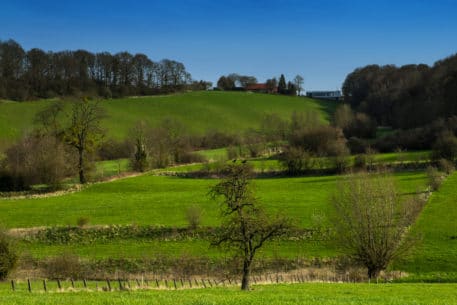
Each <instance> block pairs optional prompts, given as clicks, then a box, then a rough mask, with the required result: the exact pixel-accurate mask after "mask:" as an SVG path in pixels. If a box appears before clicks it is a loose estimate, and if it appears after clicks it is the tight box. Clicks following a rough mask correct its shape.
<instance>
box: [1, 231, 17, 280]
mask: <svg viewBox="0 0 457 305" xmlns="http://www.w3.org/2000/svg"><path fill="white" fill-rule="evenodd" d="M17 259H18V255H17V253H16V250H15V249H14V245H13V241H12V239H11V238H10V237H9V236H8V235H7V234H6V232H4V231H3V230H2V231H0V280H4V279H6V277H7V276H8V274H9V273H10V272H11V271H12V270H13V269H14V267H15V266H16V263H17Z"/></svg>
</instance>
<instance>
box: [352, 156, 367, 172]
mask: <svg viewBox="0 0 457 305" xmlns="http://www.w3.org/2000/svg"><path fill="white" fill-rule="evenodd" d="M354 168H356V169H363V170H365V169H366V168H367V155H366V154H360V155H357V156H355V158H354Z"/></svg>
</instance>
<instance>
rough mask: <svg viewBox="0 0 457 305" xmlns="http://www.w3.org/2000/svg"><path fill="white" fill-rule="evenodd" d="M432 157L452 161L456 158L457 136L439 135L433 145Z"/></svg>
mask: <svg viewBox="0 0 457 305" xmlns="http://www.w3.org/2000/svg"><path fill="white" fill-rule="evenodd" d="M432 157H433V158H434V159H446V160H449V161H454V160H455V159H456V158H457V138H456V137H455V136H454V135H453V134H445V135H441V136H440V137H439V138H438V140H437V141H436V142H435V144H434V145H433V152H432Z"/></svg>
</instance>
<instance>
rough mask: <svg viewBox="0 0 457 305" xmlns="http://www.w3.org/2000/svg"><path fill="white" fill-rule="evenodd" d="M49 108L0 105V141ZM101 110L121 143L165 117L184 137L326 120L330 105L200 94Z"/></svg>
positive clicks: (107, 103)
mask: <svg viewBox="0 0 457 305" xmlns="http://www.w3.org/2000/svg"><path fill="white" fill-rule="evenodd" d="M50 103H52V101H36V102H0V140H1V141H3V142H5V141H11V140H12V139H15V138H17V137H19V136H20V135H21V134H23V133H24V132H27V131H28V130H30V129H32V128H33V124H32V122H33V117H34V115H35V113H36V112H38V111H39V110H40V109H43V108H44V107H46V105H49V104H50ZM103 106H104V107H105V108H106V110H107V112H108V115H109V117H108V119H106V120H105V121H104V123H103V125H104V127H105V128H106V129H107V132H108V136H109V137H114V138H123V137H124V136H126V134H127V131H128V130H129V128H131V127H132V126H133V125H134V124H135V123H136V122H138V121H139V120H144V121H146V122H149V123H150V124H151V125H154V124H157V123H158V122H159V121H161V120H163V119H164V118H166V117H170V118H174V119H176V120H178V121H180V122H181V123H182V124H183V125H184V126H186V129H187V130H188V131H189V132H191V133H196V134H198V133H204V132H206V131H208V130H213V131H214V130H220V131H227V132H239V131H243V130H246V129H248V128H258V127H259V123H260V120H261V119H262V117H263V116H264V115H265V114H267V113H277V114H278V115H280V116H281V117H283V118H289V117H290V115H291V113H292V112H293V111H300V112H305V111H309V110H315V111H317V113H318V114H319V115H320V117H321V119H322V120H323V121H327V120H328V119H329V116H330V114H331V113H333V110H334V108H335V106H336V104H335V102H322V101H316V100H313V99H309V98H304V97H289V96H280V95H268V94H254V93H246V92H217V91H216V92H205V91H201V92H189V93H184V94H176V95H167V96H149V97H138V98H123V99H113V100H104V101H103ZM0 144H1V143H0Z"/></svg>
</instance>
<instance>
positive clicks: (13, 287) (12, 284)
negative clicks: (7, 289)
mask: <svg viewBox="0 0 457 305" xmlns="http://www.w3.org/2000/svg"><path fill="white" fill-rule="evenodd" d="M11 289H13V291H16V286H15V283H14V280H11Z"/></svg>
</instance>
